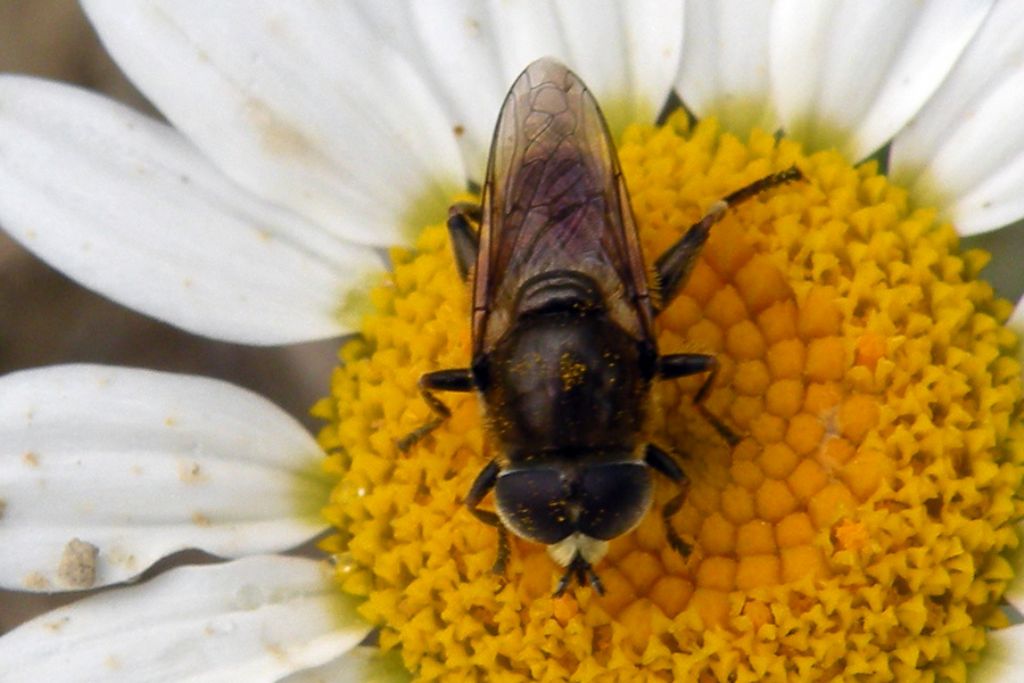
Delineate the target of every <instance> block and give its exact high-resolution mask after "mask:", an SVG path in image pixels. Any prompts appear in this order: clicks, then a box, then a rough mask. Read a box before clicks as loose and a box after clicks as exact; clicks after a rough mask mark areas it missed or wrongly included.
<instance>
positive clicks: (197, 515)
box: [192, 512, 210, 527]
mask: <svg viewBox="0 0 1024 683" xmlns="http://www.w3.org/2000/svg"><path fill="white" fill-rule="evenodd" d="M192 523H193V524H195V525H196V526H202V527H207V526H210V518H209V517H207V516H206V515H204V514H203V513H202V512H193V513H192Z"/></svg>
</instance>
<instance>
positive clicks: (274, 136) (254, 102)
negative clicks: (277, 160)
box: [245, 98, 315, 157]
mask: <svg viewBox="0 0 1024 683" xmlns="http://www.w3.org/2000/svg"><path fill="white" fill-rule="evenodd" d="M245 111H246V114H247V115H248V117H249V121H250V122H251V123H252V125H253V126H254V127H255V128H256V130H257V132H258V133H259V134H260V143H261V144H262V146H263V149H264V150H266V151H267V152H269V153H270V154H273V155H275V156H290V157H302V156H311V155H313V154H314V153H315V147H314V146H313V145H312V144H311V143H310V141H309V139H308V138H307V137H306V136H305V134H303V133H302V131H300V130H299V129H298V128H296V127H295V126H293V125H291V124H289V123H288V122H286V121H285V120H283V119H282V118H280V117H279V116H278V115H277V113H276V112H275V111H273V110H272V109H271V108H270V107H269V106H268V105H267V103H266V102H264V101H263V100H258V99H255V98H253V99H250V100H249V101H248V102H246V106H245Z"/></svg>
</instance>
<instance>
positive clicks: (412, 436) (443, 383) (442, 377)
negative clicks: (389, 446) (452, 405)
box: [397, 368, 473, 451]
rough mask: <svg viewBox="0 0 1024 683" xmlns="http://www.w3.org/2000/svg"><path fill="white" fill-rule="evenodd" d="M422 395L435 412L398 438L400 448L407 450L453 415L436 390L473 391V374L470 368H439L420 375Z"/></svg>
mask: <svg viewBox="0 0 1024 683" xmlns="http://www.w3.org/2000/svg"><path fill="white" fill-rule="evenodd" d="M419 385H420V395H421V396H423V400H424V401H426V403H427V405H428V406H430V410H431V412H432V413H433V414H434V417H432V418H431V419H430V420H429V421H428V422H426V423H425V424H423V425H421V426H420V427H417V428H416V429H414V430H412V431H411V432H409V433H408V434H406V435H405V436H403V437H402V438H401V439H399V440H398V443H397V445H398V450H400V451H407V450H409V449H410V448H412V447H413V445H415V444H416V443H417V442H418V441H420V440H421V439H422V438H423V437H425V436H426V435H427V434H430V432H432V431H434V430H435V429H437V428H438V427H440V426H441V424H442V423H443V422H444V421H445V420H447V419H448V418H449V417H451V415H452V411H451V410H449V409H448V406H446V405H445V404H444V403H442V402H441V399H439V398H438V397H437V396H434V393H433V392H435V391H472V390H473V374H472V373H471V372H470V370H469V368H458V369H454V370H438V371H436V372H428V373H427V374H425V375H422V376H421V377H420V382H419Z"/></svg>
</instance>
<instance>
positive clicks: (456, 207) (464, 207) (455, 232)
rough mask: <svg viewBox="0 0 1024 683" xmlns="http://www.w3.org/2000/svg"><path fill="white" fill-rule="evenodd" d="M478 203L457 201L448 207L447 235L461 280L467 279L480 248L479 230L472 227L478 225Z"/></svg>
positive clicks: (479, 216) (479, 217) (479, 215)
mask: <svg viewBox="0 0 1024 683" xmlns="http://www.w3.org/2000/svg"><path fill="white" fill-rule="evenodd" d="M480 219H481V214H480V205H479V204H473V203H471V202H458V203H456V204H452V206H451V208H450V209H448V237H449V239H451V241H452V252H453V253H454V254H455V266H456V267H457V268H458V270H459V276H460V277H461V278H462V279H463V280H467V279H469V270H470V268H472V266H473V264H475V263H476V255H477V252H478V251H479V250H480V232H479V230H478V229H475V228H474V227H473V224H474V223H475V224H476V225H477V226H479V225H480Z"/></svg>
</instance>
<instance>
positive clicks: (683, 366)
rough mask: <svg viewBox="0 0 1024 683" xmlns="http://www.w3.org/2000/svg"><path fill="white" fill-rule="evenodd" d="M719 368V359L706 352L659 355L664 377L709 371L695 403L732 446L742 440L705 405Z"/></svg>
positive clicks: (660, 372)
mask: <svg viewBox="0 0 1024 683" xmlns="http://www.w3.org/2000/svg"><path fill="white" fill-rule="evenodd" d="M718 368H719V365H718V359H717V358H715V357H714V356H710V355H707V354H704V353H670V354H668V355H666V356H659V357H658V375H659V376H660V377H661V378H662V379H673V378H676V377H688V376H690V375H698V374H700V373H703V372H706V373H708V376H707V378H706V379H705V380H704V383H703V384H701V385H700V389H698V390H697V393H696V394H694V396H693V405H694V407H695V408H696V409H697V411H698V412H700V414H701V415H702V416H703V417H704V419H705V420H707V421H708V422H710V423H711V426H712V427H714V428H715V431H716V432H718V434H719V435H720V436H721V437H722V438H723V439H725V441H726V443H728V444H729V445H730V446H735V445H736V444H738V443H739V442H740V439H739V437H738V436H736V433H735V432H733V431H732V430H731V429H729V427H727V426H726V425H725V423H724V422H722V421H721V420H720V419H719V418H718V416H717V415H715V414H714V413H712V412H711V411H710V410H708V409H707V406H705V405H704V401H705V399H707V397H708V394H710V393H711V386H712V385H713V384H714V382H715V377H717V376H718Z"/></svg>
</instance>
